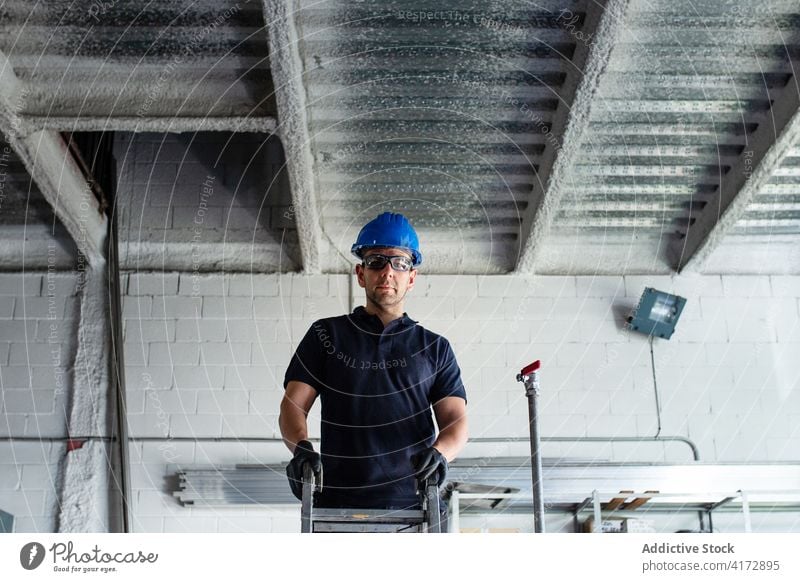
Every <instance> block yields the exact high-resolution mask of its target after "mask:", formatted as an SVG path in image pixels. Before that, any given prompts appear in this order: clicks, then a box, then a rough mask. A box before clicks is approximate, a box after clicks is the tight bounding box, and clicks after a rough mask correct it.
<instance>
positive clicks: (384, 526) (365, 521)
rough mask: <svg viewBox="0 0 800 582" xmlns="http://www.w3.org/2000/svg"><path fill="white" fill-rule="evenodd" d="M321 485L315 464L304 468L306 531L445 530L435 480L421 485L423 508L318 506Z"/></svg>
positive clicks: (303, 519) (302, 527) (302, 517)
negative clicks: (331, 507) (312, 468)
mask: <svg viewBox="0 0 800 582" xmlns="http://www.w3.org/2000/svg"><path fill="white" fill-rule="evenodd" d="M318 490H320V485H319V484H318V483H317V482H316V479H315V478H314V473H313V471H312V470H311V467H310V466H308V465H306V466H305V468H304V470H303V499H302V503H303V505H302V510H301V513H300V531H301V532H302V533H414V532H419V533H441V532H442V522H441V517H442V516H441V513H440V511H439V510H440V507H439V503H440V500H439V487H438V486H437V485H436V483H435V482H432V481H429V482H426V483H423V484H422V486H421V487H420V502H421V505H422V509H421V510H414V509H402V510H395V509H346V508H345V509H341V508H336V509H329V508H319V507H314V492H315V491H318Z"/></svg>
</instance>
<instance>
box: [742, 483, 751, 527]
mask: <svg viewBox="0 0 800 582" xmlns="http://www.w3.org/2000/svg"><path fill="white" fill-rule="evenodd" d="M739 495H740V496H741V498H742V515H743V516H744V531H745V533H752V532H753V522H752V521H751V520H750V501H749V500H748V499H747V493H745V492H744V491H741V490H740V491H739Z"/></svg>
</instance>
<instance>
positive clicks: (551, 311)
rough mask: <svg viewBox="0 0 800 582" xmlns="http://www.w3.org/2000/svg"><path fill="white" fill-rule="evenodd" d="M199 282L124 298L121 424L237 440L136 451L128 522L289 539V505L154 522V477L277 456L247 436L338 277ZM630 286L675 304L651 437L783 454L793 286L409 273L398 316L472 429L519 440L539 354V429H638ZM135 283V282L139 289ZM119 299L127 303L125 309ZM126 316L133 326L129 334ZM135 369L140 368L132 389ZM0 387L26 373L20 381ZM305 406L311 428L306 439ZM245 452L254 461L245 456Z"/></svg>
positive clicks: (644, 364)
mask: <svg viewBox="0 0 800 582" xmlns="http://www.w3.org/2000/svg"><path fill="white" fill-rule="evenodd" d="M140 276H141V274H140ZM200 279H201V281H200V283H199V284H198V286H197V289H205V290H207V292H203V293H199V294H194V295H195V296H192V295H193V293H192V292H191V290H190V287H189V285H190V284H191V282H192V280H191V279H190V278H188V277H187V276H186V275H183V274H181V275H178V276H177V277H176V276H173V275H171V276H170V277H168V278H167V279H165V280H169V281H177V286H172V285H171V286H170V287H169V288H170V290H171V291H170V293H174V294H173V295H169V296H166V297H164V296H160V295H158V294H156V292H155V291H153V295H147V294H144V295H128V296H127V297H126V299H125V304H126V305H125V308H126V311H125V314H126V338H127V340H128V341H129V342H131V341H132V342H133V343H134V344H135V345H134V347H135V348H138V349H139V350H141V348H142V345H144V346H145V347H146V348H147V349H146V351H145V353H146V358H147V360H148V361H147V362H146V363H145V364H141V363H138V364H137V363H134V361H135V358H130V357H129V356H128V354H127V353H126V358H127V359H128V360H129V362H128V365H129V368H128V375H127V376H128V379H129V380H128V390H129V392H130V393H131V399H132V400H135V399H137V398H138V400H136V401H137V402H142V407H141V408H140V409H139V410H140V411H139V412H137V414H135V415H132V418H135V419H136V420H135V421H134V422H132V430H133V432H134V433H135V434H136V433H137V431H140V432H139V434H140V436H145V435H155V436H158V435H161V436H164V435H167V434H168V435H169V436H170V437H183V436H193V435H194V436H197V437H209V438H212V437H218V436H225V437H235V438H237V439H241V440H240V441H238V442H233V443H208V442H206V441H200V442H198V443H197V446H196V447H194V448H190V447H185V446H184V445H186V443H177V442H175V443H171V444H173V445H174V447H171V448H167V449H164V450H159V449H157V448H151V449H150V452H148V453H147V460H146V461H143V463H144V465H142V466H140V467H139V468H138V469H137V471H138V475H139V476H138V477H137V483H142V482H143V481H144V483H143V484H142V485H141V486H140V487H139V490H141V491H144V490H145V489H149V490H150V491H151V493H150V494H148V495H146V496H142V497H141V498H140V500H141V502H142V503H143V508H146V509H143V512H141V515H139V513H140V512H137V515H138V516H139V518H140V524H141V526H142V531H145V530H146V531H156V530H157V531H188V529H189V528H192V527H196V528H200V529H201V530H202V531H278V530H280V528H284V530H286V531H288V530H291V529H292V528H294V527H296V521H297V520H296V516H295V515H294V513H292V511H289V512H288V513H287V514H283V515H279V513H280V512H279V510H275V509H274V508H259V509H257V510H253V511H256V512H260V513H257V514H256V515H255V516H254V515H253V514H252V513H251V510H250V509H248V510H247V512H246V513H243V512H242V511H240V509H241V508H231V509H223V510H215V511H207V510H206V511H204V510H198V509H195V508H191V509H189V508H182V510H181V511H178V512H177V513H174V512H173V511H172V510H171V509H170V510H169V511H163V512H161V513H159V508H161V507H162V505H163V503H162V501H161V500H160V498H159V495H164V493H163V492H160V491H159V489H158V487H154V485H153V483H160V482H161V481H162V480H163V478H164V476H165V475H167V466H168V463H170V462H171V461H170V460H169V459H172V458H175V456H180V460H179V461H175V462H178V463H181V464H189V465H191V464H193V463H194V464H212V465H214V464H231V465H232V464H236V463H242V462H254V461H255V462H278V461H285V460H288V458H289V454H288V451H286V450H285V448H284V447H283V445H282V444H281V443H253V442H248V440H247V439H249V438H264V437H276V438H277V437H279V431H278V427H277V413H278V405H279V403H280V399H281V396H282V393H283V390H282V380H283V373H284V371H285V367H286V365H287V363H288V360H289V358H290V356H291V354H292V350H293V349H294V347H295V346H296V344H297V342H298V341H299V339H300V338H301V337H302V335H303V334H304V333H305V331H306V330H307V328H308V326H309V325H310V324H311V322H312V321H313V319H314V318H316V317H326V316H331V315H337V314H341V313H344V312H346V306H347V305H348V304H349V298H348V296H347V293H348V286H349V285H348V278H347V276H342V275H337V276H314V277H303V276H302V275H285V276H277V275H254V276H251V275H248V274H237V275H225V276H215V275H203V276H202V277H201V278H200ZM156 280H159V277H156ZM645 286H655V287H657V288H660V289H664V290H667V291H674V292H677V293H680V294H682V295H683V296H684V297H686V298H687V299H688V301H689V303H688V304H687V308H686V310H685V312H684V317H683V318H682V319H681V321H680V323H679V324H678V328H677V331H676V333H675V335H674V336H673V338H672V340H670V341H662V340H657V341H655V343H654V351H655V361H656V377H657V380H658V388H659V394H660V397H661V404H662V434H675V435H683V436H687V437H690V438H692V439H693V440H695V442H696V443H697V444H698V446H699V448H700V451H701V454H702V455H703V459H704V460H707V461H715V460H720V461H747V460H800V459H798V457H799V456H800V454H799V453H798V452H797V451H800V448H799V447H798V443H797V440H798V438H800V436H798V434H799V433H798V432H797V430H796V429H795V427H796V426H797V425H798V420H800V396H798V394H800V375H799V374H798V373H797V372H796V371H795V368H796V367H795V366H794V360H795V359H796V354H797V353H798V351H797V349H798V348H800V332H798V331H797V328H798V327H800V325H797V320H798V319H800V309H798V297H800V293H798V292H797V291H798V290H799V289H800V285H798V284H797V281H796V280H795V278H792V277H779V278H776V277H766V278H758V280H757V281H749V280H748V278H747V277H719V276H708V277H699V276H696V275H695V276H691V277H638V276H637V277H586V278H580V277H532V278H526V279H520V278H517V277H511V276H502V277H477V276H476V277H473V276H458V277H434V276H426V275H424V274H422V275H420V279H419V285H418V286H417V288H416V289H415V290H414V291H413V292H412V294H411V296H410V297H409V300H408V302H407V305H406V306H407V310H408V312H409V315H410V316H411V317H413V318H415V319H419V320H420V322H421V323H422V324H423V325H426V324H427V325H428V326H429V327H430V329H432V330H434V331H437V332H439V333H443V334H445V335H446V336H447V337H448V338H449V339H450V341H451V342H452V344H453V346H454V349H455V351H456V353H457V355H458V357H459V359H460V363H461V366H462V370H463V372H464V376H465V378H468V382H467V387H468V392H469V396H470V401H469V406H468V410H469V413H470V430H471V435H472V436H473V437H475V436H484V437H509V436H513V437H526V436H527V406H526V400H525V398H524V390H523V387H522V385H521V384H518V383H517V382H516V381H515V379H514V374H515V373H516V371H518V369H519V368H520V367H521V366H522V365H524V364H527V363H529V362H530V361H531V360H533V359H535V358H540V359H542V361H543V369H542V373H541V374H542V375H541V378H542V396H541V401H540V405H541V409H542V418H541V426H542V434H543V435H545V436H582V435H590V436H614V435H616V436H647V435H653V434H655V431H656V425H657V422H656V415H655V395H654V390H653V374H652V370H651V368H650V349H649V343H648V342H647V339H646V338H645V337H644V336H641V335H639V334H635V333H631V332H629V331H627V330H625V329H624V326H623V322H622V319H623V318H624V316H625V315H627V314H628V313H629V312H630V310H631V309H632V308H633V306H634V305H635V303H636V301H637V299H638V298H639V296H640V295H641V292H642V290H643V289H644V287H645ZM129 288H130V286H129ZM138 288H139V290H140V292H141V290H142V289H144V288H145V286H144V285H143V284H142V282H141V281H140V283H139V287H138ZM157 288H158V286H157V285H156V289H157ZM151 289H152V287H151ZM356 293H357V295H356V298H357V299H356V304H360V303H361V302H362V297H361V293H363V292H362V291H361V290H360V288H356ZM186 300H189V301H190V302H191V301H193V303H188V304H187V303H185V301H186ZM132 302H140V303H141V304H142V305H143V309H142V310H141V315H139V314H138V313H137V310H135V309H134V307H133V306H132V305H133V303H132ZM197 306H199V307H200V313H201V317H200V318H199V319H195V314H196V311H197ZM11 309H12V313H13V307H12V308H11ZM140 320H141V321H142V322H147V324H146V325H143V326H141V331H136V332H134V331H132V330H134V329H136V328H137V324H138V322H139V321H140ZM173 333H174V335H173ZM134 334H136V335H135V337H134ZM196 349H197V350H202V352H203V357H204V360H205V362H206V363H205V365H203V364H200V363H198V362H200V360H199V355H200V354H199V351H196ZM169 353H173V354H176V356H177V360H178V361H176V359H175V357H173V360H172V361H171V360H170V359H169V356H168V354H169ZM195 354H197V356H198V360H197V361H195V359H194V357H195ZM178 362H183V363H178ZM143 373H149V374H150V380H149V384H150V385H149V386H148V382H145V381H143V380H142V378H141V376H142V374H143ZM137 377H138V379H137ZM14 378H15V380H14V381H15V382H17V383H19V382H21V381H24V380H25V378H24V375H21V374H20V372H14ZM137 391H138V392H139V394H138V395H135V394H136V392H137ZM151 392H152V393H156V394H158V395H159V396H162V395H163V398H161V400H160V409H159V408H158V407H156V405H155V402H153V401H152V400H153V399H152V398H150V399H145V398H144V397H143V395H144V394H145V393H151ZM184 393H187V394H188V395H187V396H183V394H184ZM181 405H185V406H184V409H183V410H182V409H181V408H180V406H181ZM316 412H318V411H312V418H311V419H310V420H311V423H312V425H313V426H314V427H315V428H313V429H312V433H313V432H314V431H318V428H317V427H318V422H319V419H318V417H317V416H316V414H315V413H316ZM159 413H160V415H159ZM792 419H794V420H792ZM316 434H318V432H317V433H316ZM167 442H169V441H167ZM146 444H152V443H146ZM201 446H202V447H203V448H202V450H200V449H198V447H201ZM214 447H219V448H218V449H216V448H214ZM259 447H261V448H259ZM251 449H252V450H253V451H256V450H260V451H261V452H259V453H258V454H256V455H255V456H254V455H253V453H251ZM481 450H483V449H481V445H479V444H475V445H472V444H471V445H468V448H467V451H466V452H465V454H464V456H469V455H470V454H471V453H470V451H475V453H472V454H477V452H478V451H481ZM522 454H524V452H523V453H522ZM544 454H545V456H547V457H554V456H559V455H566V457H567V458H568V457H569V456H572V457H576V456H577V457H581V458H588V457H592V456H597V457H598V458H607V459H618V460H623V459H627V460H645V461H646V460H650V461H664V460H673V461H685V460H688V459H689V458H690V454H689V451H688V449H687V448H686V447H685V446H683V445H680V444H670V445H662V444H658V443H656V444H652V443H650V444H636V443H634V444H615V445H596V444H586V443H583V444H575V443H545V444H544ZM142 467H146V469H145V468H142ZM276 511H277V512H278V513H275V512H276ZM145 514H146V515H145ZM148 528H149V529H148ZM276 528H278V529H276Z"/></svg>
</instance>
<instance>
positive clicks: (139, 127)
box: [20, 116, 277, 135]
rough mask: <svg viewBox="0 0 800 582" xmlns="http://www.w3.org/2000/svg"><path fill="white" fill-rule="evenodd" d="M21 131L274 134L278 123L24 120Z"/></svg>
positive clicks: (250, 119) (249, 119)
mask: <svg viewBox="0 0 800 582" xmlns="http://www.w3.org/2000/svg"><path fill="white" fill-rule="evenodd" d="M20 121H21V131H22V132H24V133H32V132H36V131H42V130H50V131H75V132H78V131H125V132H133V133H145V132H146V133H196V132H199V131H230V132H236V133H265V134H269V135H272V134H274V133H275V129H276V127H277V121H276V119H275V117H272V116H260V117H178V116H176V117H91V116H88V117H83V116H82V117H38V116H23V117H22V118H21V120H20Z"/></svg>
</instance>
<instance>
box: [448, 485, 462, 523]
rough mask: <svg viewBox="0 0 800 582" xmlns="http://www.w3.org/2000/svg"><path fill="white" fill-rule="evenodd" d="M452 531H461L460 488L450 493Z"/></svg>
mask: <svg viewBox="0 0 800 582" xmlns="http://www.w3.org/2000/svg"><path fill="white" fill-rule="evenodd" d="M450 531H451V532H452V533H461V498H460V494H459V492H458V489H453V493H452V494H451V495H450Z"/></svg>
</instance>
